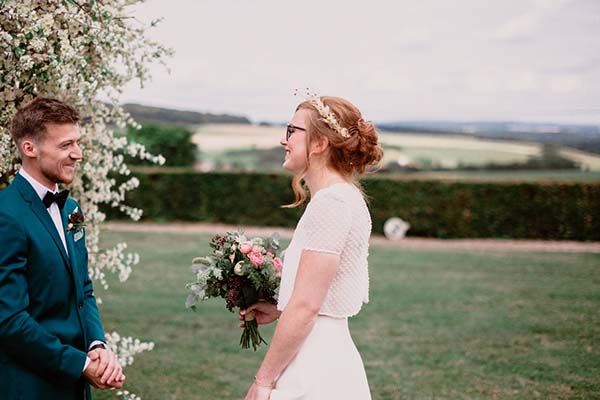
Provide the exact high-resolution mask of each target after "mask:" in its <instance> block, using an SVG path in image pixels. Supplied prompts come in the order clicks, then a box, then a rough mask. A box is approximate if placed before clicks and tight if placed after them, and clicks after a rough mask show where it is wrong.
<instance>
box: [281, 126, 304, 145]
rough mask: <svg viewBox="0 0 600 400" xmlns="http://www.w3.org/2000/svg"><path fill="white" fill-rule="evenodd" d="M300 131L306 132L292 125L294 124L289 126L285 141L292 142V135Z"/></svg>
mask: <svg viewBox="0 0 600 400" xmlns="http://www.w3.org/2000/svg"><path fill="white" fill-rule="evenodd" d="M296 129H298V130H299V131H304V132H306V129H305V128H300V127H299V126H296V125H292V124H288V125H287V129H286V130H285V141H286V142H287V141H288V140H290V137H291V136H292V134H293V133H294V131H295V130H296Z"/></svg>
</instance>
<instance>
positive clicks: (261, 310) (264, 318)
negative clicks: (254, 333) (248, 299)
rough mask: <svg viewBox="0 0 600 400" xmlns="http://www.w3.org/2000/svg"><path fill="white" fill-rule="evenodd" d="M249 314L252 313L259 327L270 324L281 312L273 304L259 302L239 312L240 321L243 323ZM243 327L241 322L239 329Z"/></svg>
mask: <svg viewBox="0 0 600 400" xmlns="http://www.w3.org/2000/svg"><path fill="white" fill-rule="evenodd" d="M251 312H254V318H255V319H256V322H257V323H258V324H259V325H265V324H270V323H271V322H273V321H275V320H276V319H277V318H279V316H280V315H281V311H279V310H278V309H277V306H276V305H275V304H271V303H267V302H266V301H259V302H258V303H254V304H252V305H251V306H250V307H248V308H247V309H245V310H240V320H242V321H244V320H245V319H246V318H247V316H248V314H250V313H251ZM243 327H244V323H243V322H242V323H241V324H240V328H243Z"/></svg>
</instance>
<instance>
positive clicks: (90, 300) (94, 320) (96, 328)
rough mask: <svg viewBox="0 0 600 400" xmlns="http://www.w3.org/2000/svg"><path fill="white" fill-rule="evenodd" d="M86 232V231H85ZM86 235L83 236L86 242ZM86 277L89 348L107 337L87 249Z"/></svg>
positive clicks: (86, 318) (86, 324)
mask: <svg viewBox="0 0 600 400" xmlns="http://www.w3.org/2000/svg"><path fill="white" fill-rule="evenodd" d="M75 205H76V207H78V208H79V210H81V207H80V206H79V204H77V203H76V202H75ZM84 232H85V231H84ZM85 239H86V238H85V236H84V237H83V240H84V243H86V242H85ZM84 267H85V273H84V279H83V301H84V303H85V307H84V310H85V314H84V321H85V330H86V337H87V341H88V342H87V343H86V348H89V347H90V345H91V344H92V343H93V342H95V341H98V340H99V341H101V342H104V343H106V338H105V336H104V328H103V327H102V321H101V320H100V311H99V310H98V304H97V302H96V296H94V285H93V283H92V279H91V278H90V274H89V272H88V254H87V250H86V251H85V259H84Z"/></svg>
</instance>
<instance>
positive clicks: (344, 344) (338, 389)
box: [271, 315, 371, 400]
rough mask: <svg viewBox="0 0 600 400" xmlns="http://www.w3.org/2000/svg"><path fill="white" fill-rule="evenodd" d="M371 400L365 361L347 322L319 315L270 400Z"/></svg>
mask: <svg viewBox="0 0 600 400" xmlns="http://www.w3.org/2000/svg"><path fill="white" fill-rule="evenodd" d="M333 399H335V400H337V399H340V400H341V399H344V400H370V399H371V394H370V392H369V384H368V383H367V375H366V374H365V368H364V366H363V362H362V359H361V357H360V354H359V353H358V350H357V349H356V346H355V345H354V342H353V341H352V337H351V336H350V331H349V330H348V319H347V318H331V317H327V316H323V315H319V316H318V317H317V319H316V322H315V325H314V326H313V329H312V331H311V332H310V334H309V335H308V337H307V338H306V340H305V341H304V343H303V344H302V346H301V347H300V350H299V351H298V354H296V357H295V358H294V359H293V360H292V361H291V362H290V364H289V365H288V366H287V368H286V369H285V370H284V371H283V372H282V374H281V375H280V376H279V379H277V381H276V382H275V387H274V389H273V391H272V392H271V400H333Z"/></svg>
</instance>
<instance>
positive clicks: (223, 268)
mask: <svg viewBox="0 0 600 400" xmlns="http://www.w3.org/2000/svg"><path fill="white" fill-rule="evenodd" d="M210 247H211V248H212V254H210V255H208V256H205V257H196V258H194V259H193V260H192V272H193V273H194V274H195V276H196V279H195V280H194V281H192V282H189V283H188V284H187V288H188V289H189V291H190V293H189V295H188V298H187V301H186V307H187V308H192V309H193V310H195V308H196V305H197V304H198V302H199V301H200V300H207V299H209V298H211V297H221V298H223V299H225V307H227V309H228V310H229V311H231V312H234V310H235V308H236V307H237V308H239V309H245V308H247V307H249V306H251V305H252V304H254V303H256V302H257V301H258V300H264V301H268V302H270V303H273V304H275V303H276V302H277V292H278V289H279V282H280V278H281V268H282V266H283V264H282V262H281V259H280V258H279V257H277V254H278V251H279V248H280V246H279V238H278V236H277V234H275V235H273V236H271V237H270V238H268V239H263V238H259V237H256V238H250V239H248V238H246V236H244V235H243V234H241V233H239V232H227V233H226V234H224V235H216V236H214V237H213V238H212V239H211V241H210ZM244 318H245V322H244V325H245V327H244V331H243V332H242V337H241V339H240V344H241V346H242V348H244V349H247V348H250V344H252V347H253V348H254V350H255V351H256V349H257V347H258V346H259V345H260V344H261V343H265V344H266V342H265V340H264V339H263V338H262V336H261V335H260V333H259V332H258V324H257V322H256V320H255V319H254V313H253V312H250V313H248V314H247V315H245V317H244Z"/></svg>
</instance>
